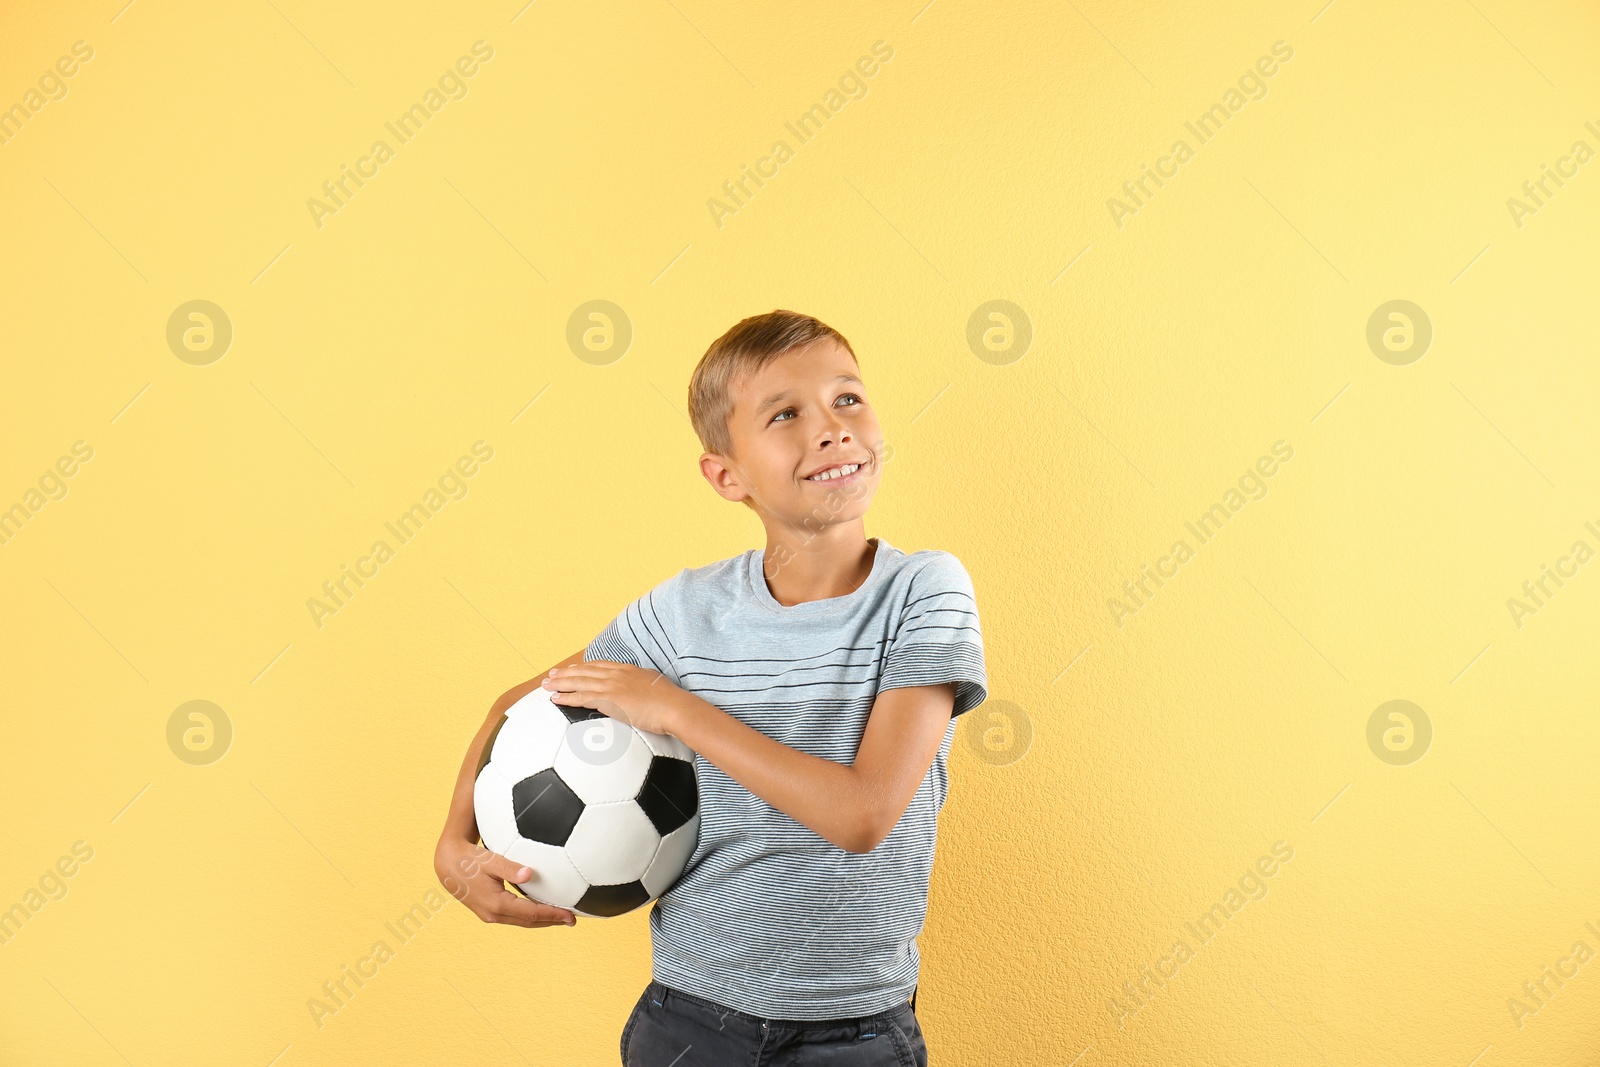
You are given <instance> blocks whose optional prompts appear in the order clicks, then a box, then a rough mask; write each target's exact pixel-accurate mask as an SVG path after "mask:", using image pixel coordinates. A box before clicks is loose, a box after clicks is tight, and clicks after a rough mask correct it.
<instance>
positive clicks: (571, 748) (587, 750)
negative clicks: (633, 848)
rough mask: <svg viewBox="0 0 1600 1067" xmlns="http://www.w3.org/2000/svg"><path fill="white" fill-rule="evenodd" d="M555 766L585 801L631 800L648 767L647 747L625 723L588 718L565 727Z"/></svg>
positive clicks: (602, 802) (635, 795) (648, 751)
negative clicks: (565, 734)
mask: <svg viewBox="0 0 1600 1067" xmlns="http://www.w3.org/2000/svg"><path fill="white" fill-rule="evenodd" d="M555 766H556V773H557V774H559V775H560V776H561V780H562V781H563V782H566V783H567V785H568V787H569V788H571V790H572V791H573V792H574V793H576V794H578V797H579V799H581V800H582V801H583V802H584V803H585V804H607V803H611V802H612V801H618V800H632V799H633V798H635V797H637V796H638V795H639V788H640V787H641V786H643V785H644V776H645V774H646V773H647V772H648V771H649V770H650V749H649V747H648V746H646V745H645V744H644V743H643V742H642V741H641V739H640V734H639V733H638V732H637V731H635V730H634V729H633V727H631V726H629V725H628V724H627V723H623V722H618V721H617V720H615V719H607V718H600V719H589V720H586V721H584V722H575V723H573V724H572V725H571V726H569V727H567V740H566V743H565V744H563V745H562V746H561V749H560V751H558V752H557V753H556V764H555Z"/></svg>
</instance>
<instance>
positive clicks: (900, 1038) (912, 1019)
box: [889, 1012, 928, 1067]
mask: <svg viewBox="0 0 1600 1067" xmlns="http://www.w3.org/2000/svg"><path fill="white" fill-rule="evenodd" d="M906 1014H907V1018H906V1019H903V1020H901V1021H900V1022H896V1021H895V1020H893V1019H890V1020H889V1032H890V1033H891V1034H893V1035H894V1042H895V1047H896V1048H897V1049H899V1050H900V1051H901V1053H902V1054H903V1056H904V1057H906V1059H905V1062H906V1063H907V1064H908V1065H915V1067H928V1044H927V1042H926V1041H924V1040H923V1038H922V1027H921V1026H919V1025H918V1024H917V1017H916V1015H915V1014H912V1013H910V1012H907V1013H906ZM902 1023H903V1024H904V1025H902Z"/></svg>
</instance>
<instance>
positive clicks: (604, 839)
mask: <svg viewBox="0 0 1600 1067" xmlns="http://www.w3.org/2000/svg"><path fill="white" fill-rule="evenodd" d="M660 843H661V835H660V834H658V833H656V828H655V826H654V825H653V824H652V823H651V822H650V818H649V816H647V815H646V814H645V813H644V809H643V808H641V807H639V805H638V804H636V803H635V802H634V801H631V800H624V801H622V802H620V803H616V804H591V805H589V806H588V807H586V808H584V809H583V814H582V815H580V816H578V824H577V825H576V826H574V827H573V828H572V836H571V837H569V838H567V855H568V856H569V857H570V858H571V859H572V863H573V866H575V867H577V868H578V873H579V874H581V875H583V876H584V878H586V879H588V881H589V883H590V884H591V885H621V884H623V883H625V882H633V881H637V880H638V879H639V878H640V877H641V876H642V875H643V874H644V872H645V871H646V870H647V869H648V868H649V866H650V861H651V860H652V859H654V858H655V854H656V848H657V846H658V845H660Z"/></svg>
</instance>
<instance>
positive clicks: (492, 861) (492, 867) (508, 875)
mask: <svg viewBox="0 0 1600 1067" xmlns="http://www.w3.org/2000/svg"><path fill="white" fill-rule="evenodd" d="M481 869H482V870H483V871H484V872H485V873H486V874H488V875H490V876H491V877H494V878H498V879H500V880H501V881H502V882H517V883H519V884H520V883H522V882H526V881H527V880H528V879H529V878H532V877H533V872H532V871H531V870H529V869H528V868H527V866H526V865H524V864H521V863H518V862H517V861H516V860H513V859H510V858H508V857H506V856H502V855H500V854H499V853H498V852H491V853H489V856H488V858H487V859H485V860H484V861H483V863H482V865H481Z"/></svg>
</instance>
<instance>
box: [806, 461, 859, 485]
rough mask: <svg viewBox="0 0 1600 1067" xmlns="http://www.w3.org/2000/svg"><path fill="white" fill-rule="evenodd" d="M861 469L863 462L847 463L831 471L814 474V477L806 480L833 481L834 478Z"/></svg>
mask: <svg viewBox="0 0 1600 1067" xmlns="http://www.w3.org/2000/svg"><path fill="white" fill-rule="evenodd" d="M860 469H861V464H859V463H846V464H845V465H844V466H842V467H835V468H834V469H833V470H831V471H824V472H823V473H822V474H818V475H814V476H813V477H810V478H807V479H806V481H808V482H826V481H831V480H832V479H834V478H843V477H844V476H845V475H847V474H854V473H855V472H856V471H858V470H860Z"/></svg>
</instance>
